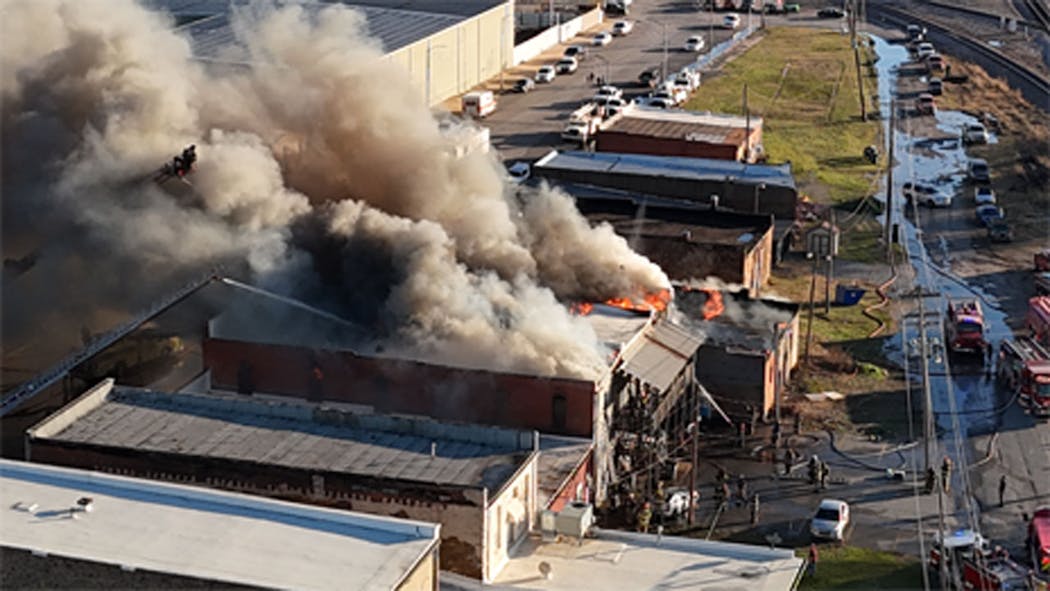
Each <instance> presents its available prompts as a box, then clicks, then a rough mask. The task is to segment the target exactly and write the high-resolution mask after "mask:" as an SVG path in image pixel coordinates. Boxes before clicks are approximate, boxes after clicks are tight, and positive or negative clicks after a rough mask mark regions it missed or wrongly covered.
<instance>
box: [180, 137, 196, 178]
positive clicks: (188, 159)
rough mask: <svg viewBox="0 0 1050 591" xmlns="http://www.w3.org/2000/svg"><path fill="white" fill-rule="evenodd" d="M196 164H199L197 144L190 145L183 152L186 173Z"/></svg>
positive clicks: (183, 164)
mask: <svg viewBox="0 0 1050 591" xmlns="http://www.w3.org/2000/svg"><path fill="white" fill-rule="evenodd" d="M195 162H197V144H190V146H189V147H188V148H186V149H185V150H183V151H182V166H183V169H184V170H185V172H189V171H190V170H192V169H193V164H194V163H195Z"/></svg>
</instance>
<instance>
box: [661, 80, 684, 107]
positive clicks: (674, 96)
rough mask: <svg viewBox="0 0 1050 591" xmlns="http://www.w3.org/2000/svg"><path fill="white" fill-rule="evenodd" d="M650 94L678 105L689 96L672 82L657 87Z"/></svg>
mask: <svg viewBox="0 0 1050 591" xmlns="http://www.w3.org/2000/svg"><path fill="white" fill-rule="evenodd" d="M652 96H653V97H654V98H665V99H667V100H669V101H671V103H672V104H674V105H680V104H682V103H684V102H685V100H686V99H687V98H689V93H687V92H686V91H684V90H682V89H681V88H677V87H675V85H674V83H671V84H665V85H663V86H662V87H660V88H659V89H657V90H656V91H655V92H653V94H652Z"/></svg>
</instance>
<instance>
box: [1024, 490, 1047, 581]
mask: <svg viewBox="0 0 1050 591" xmlns="http://www.w3.org/2000/svg"><path fill="white" fill-rule="evenodd" d="M1028 551H1029V553H1030V554H1031V559H1032V564H1034V565H1035V566H1036V567H1037V570H1038V571H1039V572H1040V573H1042V575H1043V576H1044V577H1045V576H1047V575H1050V506H1043V507H1039V508H1037V509H1036V510H1035V513H1033V514H1032V521H1031V522H1030V523H1029V524H1028Z"/></svg>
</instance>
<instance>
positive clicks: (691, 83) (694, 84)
mask: <svg viewBox="0 0 1050 591" xmlns="http://www.w3.org/2000/svg"><path fill="white" fill-rule="evenodd" d="M674 84H675V86H678V87H681V86H688V88H689V90H690V91H693V90H696V89H697V88H700V72H697V71H696V70H690V69H688V68H686V69H684V70H682V71H681V72H678V73H677V74H675V77H674Z"/></svg>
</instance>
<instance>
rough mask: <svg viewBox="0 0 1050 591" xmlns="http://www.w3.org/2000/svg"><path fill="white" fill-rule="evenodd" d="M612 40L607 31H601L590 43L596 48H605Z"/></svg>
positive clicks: (610, 34)
mask: <svg viewBox="0 0 1050 591" xmlns="http://www.w3.org/2000/svg"><path fill="white" fill-rule="evenodd" d="M612 38H613V36H612V33H610V32H608V31H602V32H601V33H598V34H597V35H595V36H594V39H591V43H592V44H593V45H595V46H597V47H605V46H606V45H608V44H610V43H612Z"/></svg>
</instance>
